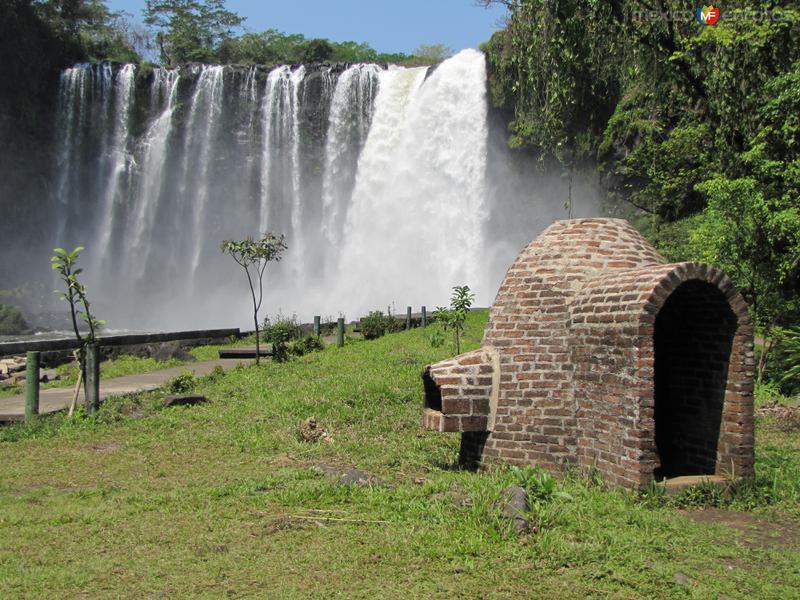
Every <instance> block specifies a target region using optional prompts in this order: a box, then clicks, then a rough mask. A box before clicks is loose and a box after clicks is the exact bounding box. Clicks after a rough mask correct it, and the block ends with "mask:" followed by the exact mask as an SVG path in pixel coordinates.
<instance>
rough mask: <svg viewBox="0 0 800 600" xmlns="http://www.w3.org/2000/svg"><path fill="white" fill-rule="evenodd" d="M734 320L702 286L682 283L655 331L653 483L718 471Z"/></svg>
mask: <svg viewBox="0 0 800 600" xmlns="http://www.w3.org/2000/svg"><path fill="white" fill-rule="evenodd" d="M736 330H737V317H736V315H735V314H734V312H733V310H731V307H730V305H729V303H728V299H727V298H726V296H725V294H724V293H723V292H722V291H721V290H720V289H719V288H718V287H717V286H716V285H713V284H711V283H709V282H707V281H701V280H690V281H685V282H684V283H681V284H680V285H679V286H678V287H677V288H675V290H674V291H673V292H672V293H671V294H670V295H669V297H668V298H667V299H666V300H665V302H664V304H663V306H662V307H661V310H660V311H659V313H658V315H657V317H656V320H655V328H654V340H653V341H654V359H655V361H654V370H655V373H654V375H655V381H654V384H655V390H654V391H655V406H654V420H655V445H656V451H657V454H658V459H657V461H656V468H655V471H654V476H655V478H656V479H662V478H666V477H673V476H681V475H713V474H715V473H717V472H718V470H719V469H718V467H719V466H720V465H718V462H719V461H718V445H719V441H720V432H721V428H722V424H723V412H724V411H725V399H726V391H727V390H728V387H729V386H728V383H729V382H728V375H729V367H730V362H731V352H732V349H733V344H734V336H735V335H736Z"/></svg>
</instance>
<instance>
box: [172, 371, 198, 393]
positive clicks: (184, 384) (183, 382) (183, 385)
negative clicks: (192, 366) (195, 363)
mask: <svg viewBox="0 0 800 600" xmlns="http://www.w3.org/2000/svg"><path fill="white" fill-rule="evenodd" d="M194 384H195V378H194V374H193V373H192V372H191V371H184V372H183V373H181V374H180V375H178V376H177V377H175V378H174V379H171V380H170V381H169V383H167V389H168V390H169V391H170V392H171V393H173V394H184V393H186V392H188V391H191V390H192V388H194Z"/></svg>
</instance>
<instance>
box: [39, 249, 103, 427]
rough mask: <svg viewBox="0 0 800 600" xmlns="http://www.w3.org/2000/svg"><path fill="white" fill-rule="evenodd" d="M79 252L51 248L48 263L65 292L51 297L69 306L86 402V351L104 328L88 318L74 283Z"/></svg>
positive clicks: (82, 296) (81, 288)
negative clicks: (80, 323) (83, 329)
mask: <svg viewBox="0 0 800 600" xmlns="http://www.w3.org/2000/svg"><path fill="white" fill-rule="evenodd" d="M83 250H84V248H83V246H78V247H77V248H75V249H74V250H73V251H72V252H67V251H66V250H64V249H63V248H55V249H54V250H53V252H54V253H55V254H54V255H53V257H52V258H51V259H50V263H51V267H52V269H53V270H54V271H58V276H59V278H60V279H61V281H62V282H63V284H64V287H65V288H66V291H63V292H61V291H59V290H56V292H55V293H57V294H59V296H60V298H61V299H62V300H64V301H65V302H66V303H67V304H69V314H70V318H71V320H72V329H73V332H74V333H75V339H77V340H78V344H79V347H78V352H77V359H78V364H79V366H80V373H81V378H82V379H83V383H84V391H85V392H86V393H87V398H88V390H87V389H86V386H88V385H89V381H87V378H86V350H87V348H88V347H89V346H90V345H91V344H94V343H95V342H96V341H97V332H98V331H99V330H100V328H101V327H102V326H103V325H105V321H101V320H100V319H97V318H95V316H94V315H92V313H91V311H90V310H89V306H90V305H89V299H88V298H87V296H86V287H85V286H84V285H83V284H82V283H81V282H80V281H79V280H78V275H80V274H81V273H82V272H83V269H81V268H77V264H78V257H79V256H80V253H81V252H82V251H83ZM79 316H80V318H81V319H82V320H83V321H84V323H86V325H88V327H89V332H88V334H86V337H84V336H83V335H82V334H81V331H80V327H79V326H78V317H79ZM95 383H97V382H95ZM79 388H80V382H79V384H78V387H76V388H75V398H73V404H72V406H71V407H70V415H71V414H72V409H73V408H74V405H75V399H76V398H77V392H78V389H79Z"/></svg>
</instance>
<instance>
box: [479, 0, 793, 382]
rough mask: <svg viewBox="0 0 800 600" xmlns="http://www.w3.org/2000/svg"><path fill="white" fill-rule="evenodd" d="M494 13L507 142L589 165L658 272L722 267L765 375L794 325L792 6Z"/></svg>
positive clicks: (552, 2) (539, 7) (538, 0)
mask: <svg viewBox="0 0 800 600" xmlns="http://www.w3.org/2000/svg"><path fill="white" fill-rule="evenodd" d="M496 2H500V3H502V4H504V5H506V6H507V7H508V10H509V18H508V22H507V24H506V26H505V28H503V29H501V30H499V31H497V32H496V33H495V34H494V35H493V36H492V38H491V40H490V41H489V42H488V43H486V44H485V45H484V50H485V51H486V52H487V55H488V59H489V60H488V62H489V67H490V95H491V98H492V101H493V103H494V104H495V106H497V107H500V108H502V109H504V110H506V111H508V113H509V116H510V126H509V143H510V144H511V145H512V146H513V147H517V148H521V149H527V150H528V151H532V152H535V153H537V154H538V155H539V156H541V157H542V159H545V158H553V157H554V158H556V159H557V160H558V161H560V163H561V164H562V165H563V167H564V170H565V172H567V173H569V172H571V171H572V170H574V169H576V168H584V167H586V166H587V165H591V166H592V168H594V167H595V166H597V168H598V169H599V170H600V173H601V175H602V176H603V179H604V182H605V184H606V186H607V188H608V190H609V195H610V198H611V199H612V201H613V202H614V203H616V204H618V205H620V206H623V207H624V206H627V207H628V208H631V209H634V210H633V211H632V212H633V214H634V215H638V219H637V221H638V225H639V227H640V228H641V229H642V230H643V231H645V232H646V233H647V235H648V236H649V237H650V238H651V239H652V240H653V241H654V242H655V243H656V245H657V246H658V248H659V249H660V250H661V251H662V253H663V254H664V255H665V256H666V257H667V258H668V259H669V260H674V261H683V260H700V261H707V262H711V263H713V264H716V265H719V266H721V267H722V268H723V269H724V270H725V271H726V272H727V273H728V274H729V275H730V276H731V277H732V279H733V280H734V282H735V284H736V285H737V286H738V287H739V289H741V291H742V292H743V294H744V295H745V297H746V299H747V300H748V302H749V304H750V307H751V310H752V313H753V316H754V318H755V321H756V323H757V326H758V329H759V334H760V336H762V337H763V338H764V341H765V343H764V350H765V351H763V352H762V353H761V360H760V362H759V377H762V376H763V375H764V374H765V373H766V372H768V371H769V368H768V361H767V360H766V359H767V356H768V354H769V350H770V348H771V347H772V348H774V350H775V352H774V354H775V356H776V357H777V356H779V355H784V354H786V348H782V349H781V348H779V346H781V343H782V341H785V340H788V339H792V335H791V333H787V328H788V332H791V331H793V329H792V328H793V327H796V325H797V323H798V317H800V116H798V115H800V9H798V8H797V4H796V3H795V2H789V1H759V2H737V1H732V2H726V3H725V5H724V6H723V7H722V14H721V17H720V19H719V20H718V21H717V22H716V23H715V24H713V25H707V24H704V23H702V22H701V21H700V20H699V19H698V18H697V15H696V13H695V11H694V10H687V6H688V5H686V3H685V2H676V1H666V0H662V1H659V2H655V3H653V2H638V1H635V0H614V1H611V2H601V1H597V0H589V1H588V2H587V1H583V2H578V1H577V0H488V1H487V2H483V4H491V3H496ZM778 370H779V371H780V369H778ZM785 385H790V384H789V383H785ZM791 385H793V386H795V387H796V383H795V384H791Z"/></svg>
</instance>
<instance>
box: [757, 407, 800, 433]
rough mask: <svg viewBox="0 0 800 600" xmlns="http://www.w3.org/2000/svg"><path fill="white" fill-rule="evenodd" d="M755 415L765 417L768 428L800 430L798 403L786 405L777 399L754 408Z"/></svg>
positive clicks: (787, 430) (787, 431)
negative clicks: (796, 404)
mask: <svg viewBox="0 0 800 600" xmlns="http://www.w3.org/2000/svg"><path fill="white" fill-rule="evenodd" d="M756 416H757V417H761V418H763V419H765V422H766V425H767V427H768V428H770V429H773V430H775V431H782V432H785V433H793V432H796V431H800V405H799V406H786V405H785V404H780V403H779V402H777V401H773V402H770V403H769V404H767V405H766V406H762V407H761V408H757V409H756Z"/></svg>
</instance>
